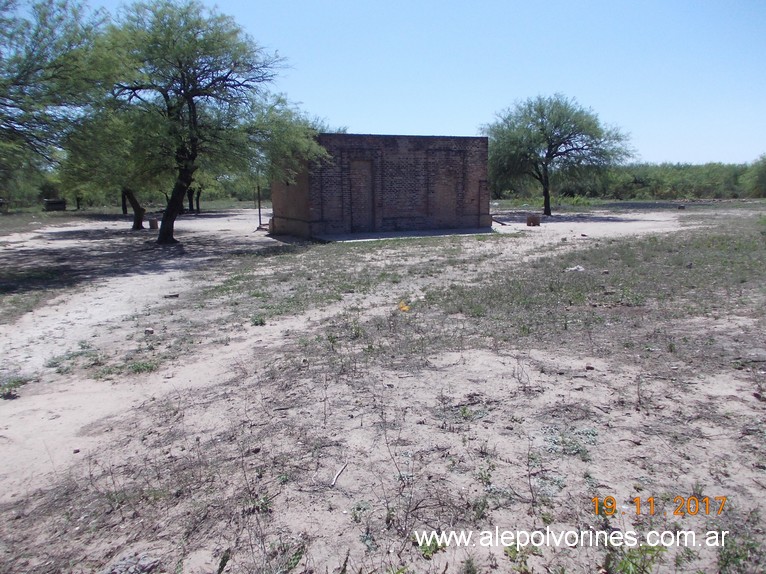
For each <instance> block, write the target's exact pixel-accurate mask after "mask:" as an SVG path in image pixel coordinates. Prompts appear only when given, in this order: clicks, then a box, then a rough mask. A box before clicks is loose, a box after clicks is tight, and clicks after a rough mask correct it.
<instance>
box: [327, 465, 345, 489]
mask: <svg viewBox="0 0 766 574" xmlns="http://www.w3.org/2000/svg"><path fill="white" fill-rule="evenodd" d="M347 466H348V463H347V462H346V463H344V464H343V466H341V467H340V470H339V471H338V472H336V473H335V478H333V479H332V482H331V483H330V486H331V487H332V486H335V483H336V482H338V477H339V476H340V475H341V473H342V472H343V471H344V470H346V467H347Z"/></svg>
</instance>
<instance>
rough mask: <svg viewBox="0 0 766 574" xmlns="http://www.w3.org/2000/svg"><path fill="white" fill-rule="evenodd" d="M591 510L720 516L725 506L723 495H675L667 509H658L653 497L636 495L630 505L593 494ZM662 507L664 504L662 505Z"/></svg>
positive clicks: (648, 514)
mask: <svg viewBox="0 0 766 574" xmlns="http://www.w3.org/2000/svg"><path fill="white" fill-rule="evenodd" d="M591 502H592V503H593V512H594V514H596V515H603V516H615V515H620V514H621V515H634V516H641V515H644V516H655V515H662V516H667V515H668V514H671V515H673V516H697V515H702V516H710V515H716V516H720V515H721V514H722V513H723V510H724V507H725V506H726V497H725V496H713V497H710V496H676V497H675V498H674V499H673V504H672V505H671V508H670V509H669V510H662V511H660V510H658V506H657V505H656V504H655V498H654V497H653V496H650V497H648V498H641V497H640V496H637V497H636V498H633V499H632V500H630V506H622V507H621V506H619V505H618V504H617V499H616V498H615V497H614V496H605V497H603V498H601V497H598V496H595V497H593V498H591ZM663 508H664V505H663Z"/></svg>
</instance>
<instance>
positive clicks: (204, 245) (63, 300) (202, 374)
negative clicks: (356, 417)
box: [0, 210, 680, 572]
mask: <svg viewBox="0 0 766 574" xmlns="http://www.w3.org/2000/svg"><path fill="white" fill-rule="evenodd" d="M266 217H268V215H267V216H266ZM497 219H498V220H499V221H501V222H503V223H505V225H502V224H500V223H496V224H495V228H494V229H495V231H497V232H500V233H518V234H521V237H520V238H519V240H518V241H516V242H514V243H513V245H509V246H508V249H509V252H508V253H507V254H506V255H505V256H507V257H509V258H510V257H513V258H518V259H523V258H525V257H532V256H538V254H539V253H540V248H541V247H542V246H552V245H561V244H567V245H568V246H574V245H577V244H582V243H587V242H590V241H593V240H600V239H606V238H612V237H624V236H637V235H641V234H646V233H663V232H673V231H675V230H678V229H679V228H680V223H679V218H678V213H676V212H674V211H671V210H667V211H662V212H626V213H622V214H615V213H598V212H594V213H589V214H587V215H562V216H556V217H553V218H550V219H548V220H546V221H544V222H543V225H542V226H540V227H534V228H531V227H526V226H525V225H524V224H523V222H522V216H521V215H513V214H510V215H505V216H503V215H499V216H498V217H497ZM256 226H257V221H254V214H253V212H252V211H232V212H229V213H226V214H225V215H223V216H216V217H204V216H202V217H188V218H183V219H181V220H179V222H178V223H177V225H176V229H177V237H178V238H179V239H180V240H181V241H182V242H183V243H184V249H186V250H187V252H189V253H192V252H193V251H195V247H196V248H197V249H196V253H195V255H194V256H191V257H178V258H167V259H163V258H162V256H161V253H158V252H156V251H152V250H150V249H149V248H148V247H147V249H149V251H148V255H146V256H145V257H144V256H142V257H141V258H139V259H138V260H137V261H136V262H134V264H133V265H132V266H131V267H127V268H125V269H122V270H120V272H115V273H114V274H110V275H107V276H99V277H97V278H95V279H93V280H92V281H87V282H83V283H80V284H78V285H77V286H75V287H73V288H72V289H68V290H66V291H65V292H64V293H62V294H61V295H59V296H58V297H56V298H55V299H54V300H53V301H51V302H49V303H48V304H47V305H45V306H44V307H42V308H38V309H36V310H34V311H32V312H29V313H26V314H24V315H23V316H22V317H20V318H19V319H18V320H16V321H15V322H13V323H10V324H5V325H0V348H1V349H2V371H3V372H8V373H10V372H15V373H22V374H24V375H26V376H29V377H31V378H32V379H33V381H32V382H30V383H28V384H27V385H25V386H24V387H23V388H22V389H21V392H20V397H19V398H17V399H15V400H8V401H2V403H0V421H1V422H0V461H2V467H0V502H13V501H14V500H18V499H19V498H22V497H25V496H28V495H30V494H31V493H33V492H34V491H35V490H36V489H38V488H41V487H43V486H45V485H46V484H49V483H51V482H52V481H54V480H56V479H57V478H58V477H61V476H64V475H66V473H67V471H68V469H69V468H70V467H71V466H72V465H75V464H78V463H80V462H81V461H82V460H83V459H84V458H85V457H87V456H88V455H89V454H93V453H98V452H99V451H100V450H101V449H104V448H106V445H107V444H113V442H114V440H115V437H114V436H113V432H112V431H113V429H114V428H116V427H117V426H118V421H119V419H120V418H121V417H123V416H125V415H126V414H127V413H131V414H136V413H140V412H141V409H142V408H144V407H145V406H146V405H147V404H149V403H156V402H157V401H162V400H165V399H167V398H168V397H173V396H175V395H177V394H178V393H179V392H181V391H187V390H189V389H196V390H197V391H199V393H201V394H203V395H204V393H205V392H207V391H206V390H211V392H213V391H215V389H216V387H217V386H218V385H220V384H221V382H223V381H226V380H228V379H230V378H231V376H232V373H234V372H236V371H237V369H240V368H241V365H242V362H243V360H244V361H247V362H248V364H249V365H251V368H252V370H257V368H258V367H257V365H252V363H251V361H252V360H253V359H252V358H253V356H258V357H262V358H263V360H264V361H265V360H266V359H267V358H273V357H274V356H276V355H278V354H279V353H280V350H281V345H282V343H283V335H284V333H285V332H295V331H296V330H301V329H306V328H307V327H308V325H309V323H315V322H316V321H318V320H319V319H321V318H323V317H326V316H328V315H331V314H332V313H333V312H335V311H337V308H332V307H331V308H329V309H327V310H324V311H322V312H321V313H320V312H317V311H316V310H314V311H312V312H310V313H309V315H307V316H298V317H287V318H284V319H281V320H278V321H274V322H271V323H270V324H269V325H267V326H265V327H260V328H258V329H254V328H250V327H243V330H242V331H241V332H240V333H238V334H237V336H236V337H232V341H231V342H230V343H228V344H227V345H225V346H215V347H212V346H211V347H206V345H204V344H200V345H199V346H198V347H197V348H198V351H196V352H195V354H194V355H193V356H189V357H186V358H184V360H183V361H178V362H175V363H173V364H172V365H171V366H162V367H161V368H160V369H158V370H157V371H155V372H151V373H147V374H142V375H139V376H135V377H130V378H129V379H128V380H124V379H117V380H109V379H107V380H92V379H83V378H81V376H80V375H78V374H77V373H76V372H75V373H68V372H66V371H62V372H56V370H55V369H54V368H52V367H51V363H52V362H54V363H55V359H56V358H57V357H61V356H65V355H67V354H68V353H77V352H78V350H81V349H82V348H84V347H85V346H91V345H92V346H95V347H97V348H99V349H109V348H114V349H118V348H119V346H120V345H121V344H122V342H123V341H124V340H125V338H126V336H128V337H130V336H134V337H136V338H140V337H147V335H146V329H159V328H161V325H158V324H156V323H155V322H154V321H153V309H157V310H161V309H166V308H167V306H168V305H170V304H173V303H174V301H173V300H172V299H171V300H169V299H166V298H164V296H165V295H167V294H177V295H179V296H180V297H181V298H183V295H184V293H186V292H188V291H189V290H190V289H193V288H194V286H195V285H196V282H197V281H199V274H200V271H204V269H205V266H206V264H207V263H209V262H210V261H211V258H214V257H216V249H221V246H226V245H227V243H229V242H230V243H231V244H232V245H235V247H236V248H237V249H243V250H254V249H259V248H261V247H264V248H265V247H268V246H271V245H276V244H278V243H279V239H274V238H270V237H268V236H267V235H266V234H265V233H264V232H261V231H255V227H256ZM124 227H125V223H124V222H115V223H103V222H99V223H97V224H94V223H89V224H86V225H77V226H65V227H60V228H45V229H41V230H39V231H35V232H33V233H24V234H15V235H11V236H6V237H2V238H0V244H1V245H2V251H3V257H4V258H23V257H26V256H28V255H30V254H34V253H38V252H40V251H41V250H42V251H46V252H48V253H55V254H57V255H56V256H58V257H61V258H64V259H66V258H67V252H68V251H70V250H72V249H82V248H83V243H84V242H87V238H88V235H89V234H96V233H114V234H116V235H117V236H118V237H121V235H120V234H122V233H123V230H124ZM145 233H146V234H147V241H149V240H150V239H151V238H150V237H149V236H148V233H149V232H148V231H147V232H145ZM100 249H101V250H102V252H101V255H103V256H105V257H108V249H106V251H104V248H103V247H101V248H100ZM223 249H226V247H223ZM206 280H207V281H208V282H214V281H215V278H210V277H208V278H206ZM211 320H213V321H214V318H213V319H211ZM456 360H457V359H456ZM583 367H584V365H583ZM462 368H464V369H465V371H466V373H470V371H471V367H470V366H465V367H462ZM599 368H600V366H599ZM604 370H606V368H604ZM466 376H468V374H467V375H466ZM333 468H334V469H335V468H336V467H333ZM328 472H329V474H333V472H334V470H328ZM329 474H328V476H326V477H324V478H325V479H326V478H329ZM344 478H349V477H344ZM206 560H208V562H212V559H211V558H210V557H209V556H208V557H207V558H206ZM203 562H204V560H202V562H200V563H203ZM209 567H210V565H208V568H209ZM198 571H200V572H201V571H205V568H204V567H202V566H199V570H198ZM210 571H212V570H210Z"/></svg>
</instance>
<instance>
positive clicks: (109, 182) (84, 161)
mask: <svg viewBox="0 0 766 574" xmlns="http://www.w3.org/2000/svg"><path fill="white" fill-rule="evenodd" d="M160 126H161V124H158V122H156V121H154V120H153V119H152V118H151V117H149V116H148V115H146V114H142V113H139V112H138V110H135V109H133V108H131V107H128V106H125V107H119V106H113V105H110V104H109V103H108V102H103V103H102V104H101V105H100V106H99V107H98V108H97V109H95V110H93V111H92V112H91V113H90V114H89V115H88V116H87V117H85V118H82V120H81V121H80V122H79V124H78V126H77V127H76V128H75V129H74V130H73V131H72V132H71V133H70V134H68V136H67V138H66V140H65V141H64V147H65V149H66V151H67V155H66V157H65V159H64V161H63V162H62V164H61V169H60V172H61V179H62V187H63V188H64V190H65V195H67V196H68V197H69V198H70V199H75V198H79V199H81V200H84V201H85V203H86V204H90V205H93V204H110V203H111V204H116V203H117V202H118V201H119V197H120V193H121V191H122V189H123V188H130V189H132V190H133V191H134V193H135V194H136V195H137V196H139V197H143V198H145V199H150V198H151V199H155V200H158V199H159V198H160V197H161V195H159V193H158V192H159V190H160V189H163V188H165V189H167V188H168V187H169V185H170V183H171V182H172V177H173V168H174V165H173V161H172V159H171V158H168V157H167V155H166V154H162V153H158V150H162V149H166V148H167V147H168V141H167V134H166V133H165V132H164V131H163V130H162V129H161V127H160ZM152 191H153V192H154V194H152Z"/></svg>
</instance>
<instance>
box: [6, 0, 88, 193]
mask: <svg viewBox="0 0 766 574" xmlns="http://www.w3.org/2000/svg"><path fill="white" fill-rule="evenodd" d="M101 25H102V19H101V16H100V15H99V14H97V15H96V17H95V18H87V17H86V15H85V12H84V10H83V8H82V6H81V5H80V4H79V3H77V2H76V1H70V0H38V1H34V2H18V1H17V0H0V165H2V166H12V165H17V164H16V163H15V162H16V161H18V160H19V158H20V157H23V156H24V155H25V154H26V153H27V152H32V153H36V154H38V155H40V156H41V157H44V158H45V159H46V160H51V159H53V155H54V153H55V149H56V147H57V144H58V142H59V141H60V138H61V136H62V135H63V134H64V133H65V132H66V129H67V127H68V126H69V125H71V122H72V121H73V120H75V119H76V118H77V117H78V114H79V106H82V105H83V104H85V103H87V101H88V98H89V95H90V94H91V93H92V90H93V89H94V87H96V86H97V85H98V71H99V68H98V67H95V66H90V65H89V64H90V61H89V54H90V47H91V45H92V41H93V38H94V36H95V34H96V33H97V32H98V30H99V29H100V27H101ZM3 169H5V168H3ZM4 175H5V176H6V177H7V175H8V174H7V173H6V174H2V173H0V179H3V176H4Z"/></svg>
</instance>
